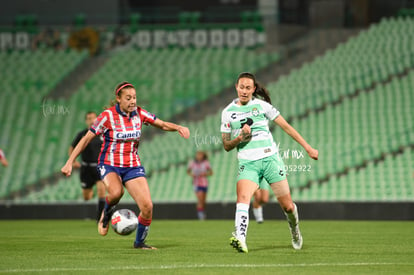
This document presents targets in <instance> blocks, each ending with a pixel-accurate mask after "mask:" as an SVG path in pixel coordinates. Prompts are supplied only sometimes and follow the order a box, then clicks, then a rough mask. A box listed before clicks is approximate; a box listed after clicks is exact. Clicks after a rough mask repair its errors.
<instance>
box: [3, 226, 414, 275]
mask: <svg viewBox="0 0 414 275" xmlns="http://www.w3.org/2000/svg"><path fill="white" fill-rule="evenodd" d="M232 229H233V222H232V221H213V220H212V221H205V222H199V221H157V220H155V221H154V222H153V224H152V226H151V230H150V235H149V237H148V243H149V244H151V245H154V246H156V247H158V250H156V251H143V250H135V249H133V248H132V243H133V239H134V235H135V234H133V235H130V236H118V235H116V234H115V233H114V232H113V231H112V229H110V232H109V234H108V235H107V236H106V237H101V236H99V235H98V233H97V229H96V225H95V223H94V222H93V221H55V220H50V221H49V220H45V221H41V220H36V221H0V274H40V273H42V274H43V273H46V274H109V273H111V274H137V273H138V274H139V273H153V274H195V273H197V274H253V273H258V274H332V273H336V274H338V273H339V274H409V273H410V274H414V234H413V233H414V222H354V221H303V222H302V223H301V230H302V234H303V237H304V247H303V249H302V250H301V251H295V250H293V249H292V247H291V245H290V234H289V231H288V226H287V223H286V222H285V221H266V222H265V223H264V224H261V225H258V224H256V223H255V222H252V221H251V222H250V226H249V234H248V242H247V244H248V246H249V253H248V254H240V253H238V252H236V251H235V250H234V249H233V248H231V247H230V245H229V243H228V239H229V237H230V233H231V231H232Z"/></svg>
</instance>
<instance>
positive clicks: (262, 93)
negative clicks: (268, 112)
mask: <svg viewBox="0 0 414 275" xmlns="http://www.w3.org/2000/svg"><path fill="white" fill-rule="evenodd" d="M255 86H256V90H255V91H254V93H253V96H255V97H259V98H261V99H263V100H264V101H266V102H267V103H269V104H272V100H271V99H270V95H269V91H268V90H267V89H266V88H265V87H263V86H262V85H261V84H259V83H257V82H255Z"/></svg>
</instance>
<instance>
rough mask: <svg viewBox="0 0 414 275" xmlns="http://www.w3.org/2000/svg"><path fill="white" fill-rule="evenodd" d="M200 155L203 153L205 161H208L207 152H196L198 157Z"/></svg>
mask: <svg viewBox="0 0 414 275" xmlns="http://www.w3.org/2000/svg"><path fill="white" fill-rule="evenodd" d="M198 153H202V154H203V160H208V155H207V152H206V151H197V152H196V155H197V154H198Z"/></svg>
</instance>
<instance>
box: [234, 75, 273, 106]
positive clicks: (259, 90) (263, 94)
mask: <svg viewBox="0 0 414 275" xmlns="http://www.w3.org/2000/svg"><path fill="white" fill-rule="evenodd" d="M240 78H250V79H251V80H253V83H254V86H256V90H255V91H254V93H253V96H255V97H258V98H261V99H263V100H264V101H266V102H268V103H270V104H272V100H271V99H270V95H269V91H268V90H267V89H266V88H265V87H263V86H262V85H261V84H260V83H259V82H257V81H256V77H255V76H254V74H252V73H247V72H244V73H241V74H239V76H238V77H237V82H236V83H239V80H240Z"/></svg>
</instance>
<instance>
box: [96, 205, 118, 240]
mask: <svg viewBox="0 0 414 275" xmlns="http://www.w3.org/2000/svg"><path fill="white" fill-rule="evenodd" d="M114 211H115V206H111V207H110V208H109V209H108V211H106V213H105V210H103V211H102V214H101V218H100V219H99V222H98V232H99V234H101V235H102V236H105V235H106V234H108V229H109V226H108V224H109V220H110V219H111V217H112V214H113V213H114Z"/></svg>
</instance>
